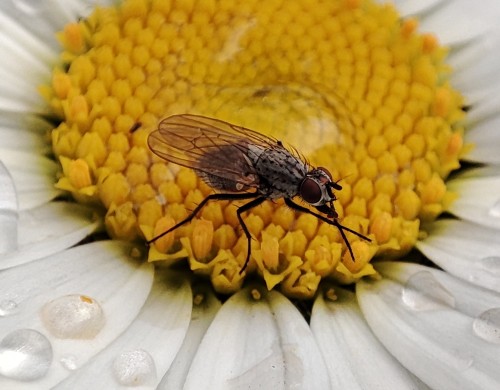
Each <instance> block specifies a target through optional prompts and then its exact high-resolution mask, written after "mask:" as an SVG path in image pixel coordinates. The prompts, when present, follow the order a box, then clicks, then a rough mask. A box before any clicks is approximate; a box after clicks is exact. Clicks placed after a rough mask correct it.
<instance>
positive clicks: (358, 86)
mask: <svg viewBox="0 0 500 390" xmlns="http://www.w3.org/2000/svg"><path fill="white" fill-rule="evenodd" d="M306 9H307V10H308V12H305V10H306ZM416 28H417V22H416V20H415V19H408V20H406V21H404V22H402V23H401V22H400V19H399V16H398V14H397V13H396V11H395V10H394V8H393V7H391V6H388V5H384V6H381V5H376V4H374V3H372V2H371V1H338V2H331V3H325V4H323V3H318V4H315V6H314V7H310V4H309V2H293V3H290V2H285V1H284V2H280V1H278V2H273V3H266V4H262V3H261V2H247V3H245V5H244V6H241V5H238V4H236V3H234V4H232V3H230V2H228V3H227V4H226V3H225V5H224V6H217V5H216V4H212V3H210V2H202V3H200V4H197V5H196V6H193V5H190V6H188V5H186V4H179V3H169V2H167V3H165V2H161V1H151V2H148V1H143V0H128V1H125V2H124V3H123V4H120V5H119V6H116V7H109V8H98V9H96V10H95V11H94V12H93V13H92V14H91V15H90V16H89V17H88V18H86V19H83V20H81V21H79V22H78V23H74V24H70V25H67V26H66V27H65V29H64V30H63V31H62V32H61V33H60V40H61V42H62V44H63V46H64V49H65V50H64V51H63V53H62V54H61V65H60V66H59V67H58V68H56V70H55V71H54V73H53V77H52V85H51V86H50V87H49V88H45V96H46V99H47V100H48V101H49V102H50V105H51V107H52V109H53V110H54V113H55V114H56V115H57V116H58V117H59V118H60V120H61V123H60V124H59V125H58V126H57V127H56V128H55V129H54V130H53V131H52V145H53V149H54V152H55V153H56V155H57V156H58V158H59V160H60V162H61V164H62V166H63V174H62V176H61V178H60V179H59V182H58V184H57V186H58V188H61V189H64V190H69V191H71V193H72V194H73V195H74V196H75V198H76V199H78V200H81V201H84V202H90V203H96V202H97V203H101V204H102V205H103V206H104V207H105V208H106V210H107V212H106V217H105V224H106V227H107V230H108V233H109V234H110V235H111V236H112V237H115V238H121V239H127V240H134V239H136V238H143V239H144V238H146V239H152V238H153V237H155V236H156V235H158V234H159V233H161V232H162V230H163V231H165V230H164V229H167V228H168V227H172V226H173V224H174V222H175V223H177V222H179V221H180V220H182V219H183V218H185V217H186V216H187V215H189V213H190V212H191V210H193V209H194V208H195V207H196V205H197V204H199V203H200V202H201V201H202V200H203V199H204V198H205V197H206V196H207V195H209V194H210V193H211V192H213V189H211V188H210V186H208V185H207V184H206V183H204V182H203V180H202V179H200V178H199V177H197V175H196V174H195V173H194V172H193V171H190V170H188V169H185V168H180V167H179V166H176V165H174V164H167V162H166V161H162V160H161V159H159V158H157V157H155V156H153V155H152V153H151V151H150V150H149V149H148V146H147V137H148V134H149V133H150V132H151V131H152V130H154V129H155V128H157V126H158V123H159V121H160V120H161V119H162V118H164V117H167V116H169V115H172V114H180V113H186V112H188V113H198V114H203V115H206V116H212V117H216V118H219V119H222V120H225V121H228V122H231V123H235V124H238V125H243V126H246V127H250V128H252V129H256V130H258V131H260V132H262V133H263V134H267V135H272V136H273V137H275V138H277V139H280V140H283V141H284V142H285V143H286V144H289V145H292V146H293V147H295V148H296V149H297V151H298V152H299V153H300V154H301V155H304V156H305V157H306V158H307V159H308V161H310V163H311V164H313V165H314V166H325V167H328V168H327V169H328V170H329V171H330V172H331V174H332V177H333V178H334V180H336V181H338V182H339V184H341V186H342V190H341V191H337V192H336V194H335V195H336V197H337V198H338V200H337V201H336V202H335V208H336V210H337V212H338V214H339V220H340V221H341V223H342V224H343V225H345V226H347V227H349V228H351V229H353V230H355V231H358V232H359V233H361V234H364V235H367V236H369V237H370V239H371V240H372V243H368V242H365V241H363V240H360V239H359V237H356V236H355V235H353V234H351V233H347V238H348V240H349V243H350V245H351V247H352V251H353V254H354V258H352V256H351V255H350V253H349V251H347V250H346V245H345V244H344V243H343V240H342V237H341V236H340V234H339V232H338V231H337V230H336V229H334V228H332V227H331V226H329V225H327V224H325V223H321V222H320V221H318V220H317V219H316V218H314V217H313V216H310V215H300V214H299V213H296V212H294V211H292V210H290V209H288V208H287V206H285V205H284V204H283V201H282V200H277V201H276V202H271V201H269V202H266V203H265V204H263V205H261V206H258V207H255V208H254V209H252V210H250V211H249V212H248V213H245V216H244V222H245V225H246V226H247V227H248V230H249V231H250V232H251V234H252V236H253V237H255V240H253V241H252V242H251V246H252V257H251V262H250V265H249V267H248V269H247V270H246V273H253V272H257V273H258V274H260V275H262V277H263V278H264V279H265V280H266V283H267V285H268V286H269V287H270V288H271V287H274V286H277V285H279V286H280V287H281V289H282V291H285V292H286V293H287V294H289V295H290V296H299V297H300V296H302V297H303V298H308V297H311V296H313V295H314V294H315V292H316V290H317V287H318V284H319V282H320V280H321V278H324V277H330V278H335V279H337V280H339V281H341V282H352V281H354V280H357V279H359V278H360V277H361V276H364V275H370V274H374V273H375V271H374V269H373V267H372V266H371V265H370V260H371V259H372V258H373V257H374V256H400V255H402V254H405V253H407V252H408V251H409V250H410V249H411V248H413V247H414V245H415V243H416V240H417V237H418V233H419V228H420V221H432V220H433V219H435V218H436V216H438V215H439V214H440V213H442V212H443V210H446V208H447V207H448V205H449V203H450V201H451V200H452V198H453V196H452V194H451V193H450V192H449V191H448V190H447V188H446V184H445V179H446V178H447V176H448V175H449V173H450V172H451V171H452V170H453V169H456V168H458V166H459V163H458V158H459V156H460V153H461V152H462V145H463V141H462V133H463V129H462V120H463V114H464V113H463V110H462V105H463V103H462V98H461V97H460V95H459V93H458V92H456V91H455V90H454V89H453V88H451V87H450V84H449V80H448V77H449V67H448V66H447V65H446V63H445V62H444V58H445V53H446V51H445V49H443V48H442V47H440V46H439V44H438V43H437V40H436V38H435V37H434V36H432V35H430V34H419V33H417V32H416ZM243 174H244V172H242V175H243ZM240 204H241V203H238V202H231V203H230V202H213V203H211V204H209V205H208V206H207V207H206V208H205V209H203V210H202V211H201V212H200V213H199V215H198V217H199V218H200V219H199V223H198V222H197V223H193V224H186V225H183V226H182V227H179V228H178V229H177V230H176V231H174V232H172V233H170V234H169V235H168V237H165V238H164V239H162V240H161V241H159V242H157V243H156V244H155V245H154V246H153V247H152V249H151V251H150V257H149V258H150V260H151V261H160V260H166V261H168V262H169V263H171V262H173V261H175V260H178V261H180V260H182V259H184V258H186V257H187V258H188V261H189V265H190V268H191V269H192V270H193V271H194V272H195V273H203V274H206V275H209V276H210V278H211V280H212V282H213V283H214V287H215V288H216V290H218V291H224V292H230V291H236V290H237V289H238V288H239V286H240V285H241V281H242V278H243V277H244V276H245V275H240V274H239V271H240V270H241V267H242V266H243V263H244V262H245V258H246V253H247V245H248V243H247V239H246V237H245V235H244V234H242V230H241V228H240V223H239V221H238V219H237V218H236V213H235V210H236V207H235V205H240Z"/></svg>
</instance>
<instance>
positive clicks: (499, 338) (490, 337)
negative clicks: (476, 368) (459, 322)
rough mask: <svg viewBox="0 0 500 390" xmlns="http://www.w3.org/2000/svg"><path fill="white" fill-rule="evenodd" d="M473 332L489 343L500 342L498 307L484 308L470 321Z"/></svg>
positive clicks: (499, 313)
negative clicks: (483, 310) (484, 309)
mask: <svg viewBox="0 0 500 390" xmlns="http://www.w3.org/2000/svg"><path fill="white" fill-rule="evenodd" d="M472 329H473V330H474V333H475V334H476V335H477V336H479V337H481V338H482V339H483V340H486V341H489V342H490V343H495V344H500V308H499V307H495V308H493V309H489V310H486V311H485V312H483V313H481V314H480V315H479V316H478V317H477V318H476V319H475V320H474V322H473V323H472Z"/></svg>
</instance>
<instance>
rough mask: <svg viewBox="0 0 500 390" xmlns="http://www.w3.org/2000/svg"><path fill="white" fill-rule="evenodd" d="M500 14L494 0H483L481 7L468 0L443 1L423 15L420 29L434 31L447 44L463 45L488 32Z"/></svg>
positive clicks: (495, 23)
mask: <svg viewBox="0 0 500 390" xmlns="http://www.w3.org/2000/svg"><path fill="white" fill-rule="evenodd" d="M499 17H500V7H499V6H498V3H497V2H496V1H495V0H483V1H482V2H481V5H480V6H478V4H477V3H475V2H471V1H469V0H453V1H443V2H442V3H441V5H440V6H439V7H435V8H434V9H433V10H432V12H428V13H426V14H425V16H422V18H421V27H420V30H421V31H427V32H432V33H435V34H436V35H437V36H438V38H439V40H440V42H442V43H443V44H444V45H447V46H448V45H460V44H464V43H466V42H470V41H471V40H472V39H474V38H477V37H479V36H482V35H484V34H487V33H488V31H489V30H490V29H492V28H494V27H495V26H497V25H498V19H499Z"/></svg>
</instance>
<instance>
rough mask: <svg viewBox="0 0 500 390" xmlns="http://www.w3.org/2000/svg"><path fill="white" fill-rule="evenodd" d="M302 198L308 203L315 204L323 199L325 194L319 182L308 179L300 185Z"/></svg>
mask: <svg viewBox="0 0 500 390" xmlns="http://www.w3.org/2000/svg"><path fill="white" fill-rule="evenodd" d="M300 196H301V197H302V199H304V200H305V201H306V202H307V203H311V204H315V203H318V202H319V201H320V200H321V199H322V197H323V192H322V191H321V188H320V186H319V184H318V182H316V181H315V180H313V179H311V178H309V177H306V178H305V179H304V180H303V181H302V184H301V185H300Z"/></svg>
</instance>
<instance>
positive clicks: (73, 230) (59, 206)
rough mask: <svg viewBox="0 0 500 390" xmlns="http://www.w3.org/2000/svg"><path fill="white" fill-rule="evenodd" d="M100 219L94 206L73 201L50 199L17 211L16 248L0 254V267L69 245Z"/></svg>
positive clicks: (8, 266)
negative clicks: (37, 205) (38, 205)
mask: <svg viewBox="0 0 500 390" xmlns="http://www.w3.org/2000/svg"><path fill="white" fill-rule="evenodd" d="M101 223H102V222H101V220H100V219H99V217H98V216H97V215H96V212H95V210H93V209H92V208H90V207H86V206H83V205H79V204H76V203H68V202H51V203H46V204H44V205H42V206H40V207H38V208H36V209H31V210H24V211H21V212H20V213H19V222H18V232H19V233H18V237H19V238H18V247H17V250H15V251H11V252H9V253H5V254H4V255H2V256H0V269H5V268H10V267H14V266H16V265H20V264H24V263H28V262H30V261H33V260H36V259H41V258H43V257H45V256H48V255H50V254H53V253H57V252H60V251H62V250H64V249H66V248H69V247H71V246H73V245H75V244H77V243H78V242H80V241H81V240H83V239H84V238H85V237H87V236H88V235H90V234H91V233H93V232H95V231H96V230H97V229H98V228H99V227H100V226H101ZM2 228H3V227H2Z"/></svg>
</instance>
